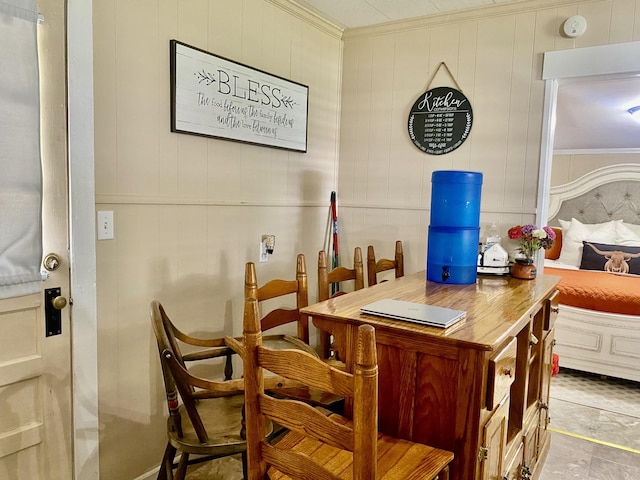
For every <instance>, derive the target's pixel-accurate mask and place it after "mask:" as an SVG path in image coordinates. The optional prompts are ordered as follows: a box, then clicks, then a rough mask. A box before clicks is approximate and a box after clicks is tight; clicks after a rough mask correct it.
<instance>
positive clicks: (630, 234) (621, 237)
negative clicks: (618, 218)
mask: <svg viewBox="0 0 640 480" xmlns="http://www.w3.org/2000/svg"><path fill="white" fill-rule="evenodd" d="M634 230H637V233H636V232H635V231H634ZM615 245H623V246H626V247H640V225H633V224H629V223H624V222H620V223H618V224H616V243H615Z"/></svg>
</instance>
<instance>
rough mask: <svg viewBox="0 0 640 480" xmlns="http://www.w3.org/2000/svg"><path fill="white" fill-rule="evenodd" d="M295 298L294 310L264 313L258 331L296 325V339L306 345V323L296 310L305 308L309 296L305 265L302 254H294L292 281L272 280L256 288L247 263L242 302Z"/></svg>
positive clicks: (304, 318) (254, 273)
mask: <svg viewBox="0 0 640 480" xmlns="http://www.w3.org/2000/svg"><path fill="white" fill-rule="evenodd" d="M294 294H295V296H296V306H295V307H294V308H285V307H279V308H275V309H273V310H271V311H270V312H267V313H264V315H263V317H262V319H261V321H260V323H261V326H262V330H269V329H271V328H275V327H278V326H280V325H286V324H288V323H294V322H295V323H296V324H297V337H298V338H299V339H300V340H301V341H302V342H304V343H305V344H308V343H309V319H308V317H307V316H306V315H301V314H300V309H301V308H304V307H306V306H308V305H309V292H308V280H307V263H306V261H305V258H304V255H303V254H301V253H300V254H298V257H297V259H296V277H295V280H282V279H274V280H270V281H269V282H267V283H265V284H264V285H262V286H260V287H259V286H258V278H257V275H256V266H255V264H254V263H253V262H249V263H247V264H246V267H245V275H244V298H245V299H247V298H255V299H256V300H258V302H264V301H265V300H270V299H272V298H276V297H283V296H285V295H294Z"/></svg>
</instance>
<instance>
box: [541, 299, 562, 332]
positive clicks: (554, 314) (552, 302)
mask: <svg viewBox="0 0 640 480" xmlns="http://www.w3.org/2000/svg"><path fill="white" fill-rule="evenodd" d="M546 302H547V305H546V308H545V314H544V329H545V330H551V329H552V328H553V326H554V324H555V323H556V319H557V318H558V311H559V307H558V305H559V303H560V292H558V291H557V290H556V291H555V292H553V293H552V294H551V295H550V296H549V298H548V299H547V300H546Z"/></svg>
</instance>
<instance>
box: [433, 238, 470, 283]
mask: <svg viewBox="0 0 640 480" xmlns="http://www.w3.org/2000/svg"><path fill="white" fill-rule="evenodd" d="M479 240H480V228H479V227H434V226H430V227H429V243H428V245H427V280H431V281H432V282H438V283H456V284H469V283H475V282H476V276H477V264H478V241H479Z"/></svg>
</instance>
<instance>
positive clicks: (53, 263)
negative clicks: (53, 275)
mask: <svg viewBox="0 0 640 480" xmlns="http://www.w3.org/2000/svg"><path fill="white" fill-rule="evenodd" d="M60 263H61V261H60V257H59V256H58V255H56V254H55V253H49V254H47V256H46V257H44V260H42V265H43V266H44V268H45V269H46V270H47V271H49V272H53V271H54V270H56V269H57V268H58V267H59V266H60Z"/></svg>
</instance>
